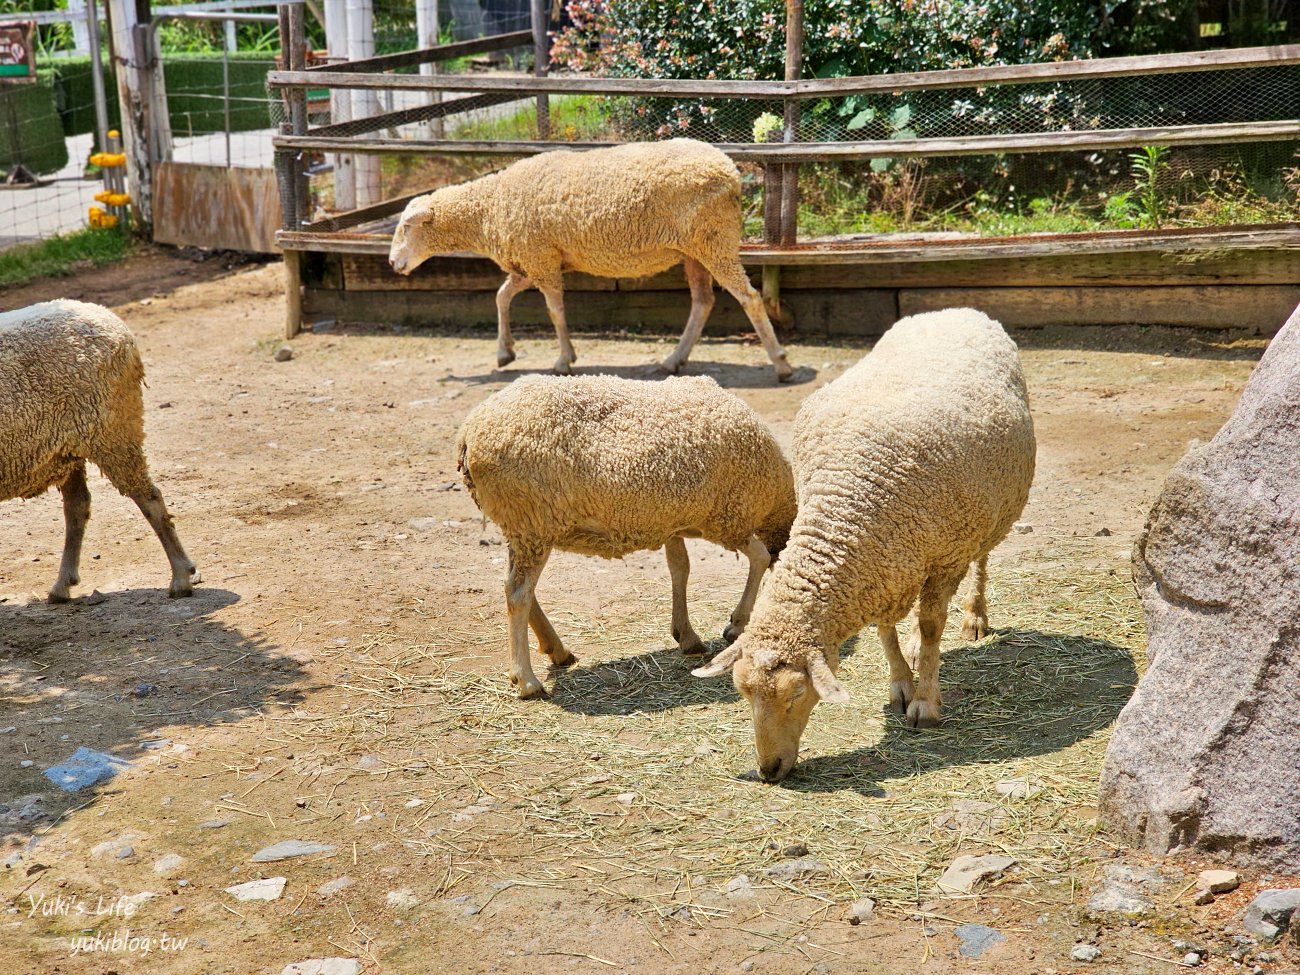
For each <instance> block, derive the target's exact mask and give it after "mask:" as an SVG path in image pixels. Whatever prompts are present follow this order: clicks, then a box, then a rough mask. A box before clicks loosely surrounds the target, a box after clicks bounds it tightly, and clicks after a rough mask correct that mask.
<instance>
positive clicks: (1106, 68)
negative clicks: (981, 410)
mask: <svg viewBox="0 0 1300 975" xmlns="http://www.w3.org/2000/svg"><path fill="white" fill-rule="evenodd" d="M521 33H523V32H521ZM503 36H506V37H509V36H512V35H503ZM529 36H531V35H529ZM467 43H468V42H467ZM522 43H523V44H527V43H528V39H527V38H525V40H524V41H523V42H522ZM451 46H452V45H443V47H444V48H445V47H451ZM407 56H408V55H395V54H394V55H387V57H389V58H400V57H407ZM378 60H380V59H379V58H371V59H367V60H366V61H364V62H363V61H357V62H352V64H351V66H345V65H326V66H322V67H317V68H312V69H309V70H308V71H306V72H293V71H273V72H271V73H270V74H268V75H267V84H268V85H270V86H271V87H273V88H276V87H292V86H294V85H297V86H304V85H308V86H313V87H319V86H321V85H338V86H347V87H357V88H409V89H426V88H429V89H438V88H441V89H444V90H447V89H451V90H461V91H512V90H523V91H527V92H529V93H542V92H546V93H550V94H566V93H585V94H593V95H639V96H646V95H667V96H670V97H684V98H763V99H773V98H801V99H807V98H827V97H835V96H843V95H855V94H865V93H870V92H885V93H903V92H908V91H928V90H936V89H948V88H981V87H984V86H986V85H1015V84H1041V83H1044V82H1056V81H1077V80H1086V79H1096V78H1114V77H1120V76H1126V77H1127V76H1144V75H1159V74H1176V73H1182V72H1188V71H1206V70H1221V69H1242V68H1269V67H1279V66H1282V65H1287V64H1300V45H1298V44H1285V45H1277V46H1274V47H1252V48H1237V49H1231V50H1218V51H1193V52H1189V53H1184V54H1150V55H1138V56H1135V57H1122V58H1096V59H1093V60H1087V61H1050V62H1046V63H1040V64H1007V65H994V66H991V67H984V68H955V69H952V70H949V71H916V72H906V73H899V74H881V75H858V76H853V77H847V78H804V79H802V80H799V81H730V80H696V79H669V78H590V77H572V76H568V77H557V76H550V77H547V78H530V77H524V76H518V77H508V78H503V77H497V76H477V77H467V76H463V75H453V76H446V75H444V76H442V77H437V76H434V77H428V76H420V75H384V74H375V73H363V72H369V71H370V70H371V69H370V68H369V67H365V65H369V64H370V63H372V62H374V61H378ZM403 63H404V64H407V63H419V62H415V61H407V62H403ZM357 65H361V66H363V67H361V68H357V67H356V66H357Z"/></svg>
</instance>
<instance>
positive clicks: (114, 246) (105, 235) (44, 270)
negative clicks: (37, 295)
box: [0, 227, 133, 288]
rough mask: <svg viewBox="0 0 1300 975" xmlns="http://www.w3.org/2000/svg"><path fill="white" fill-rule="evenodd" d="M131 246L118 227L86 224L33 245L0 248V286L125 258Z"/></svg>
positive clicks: (68, 272) (53, 275)
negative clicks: (95, 226)
mask: <svg viewBox="0 0 1300 975" xmlns="http://www.w3.org/2000/svg"><path fill="white" fill-rule="evenodd" d="M132 246H133V245H132V243H131V237H130V235H129V234H128V233H126V232H125V231H124V230H122V229H121V228H119V227H111V228H107V229H103V230H95V229H91V228H89V227H88V228H86V229H85V230H77V231H74V232H72V233H70V234H60V235H58V236H56V237H48V238H46V239H45V240H42V241H39V242H37V243H34V244H20V245H18V246H17V247H10V248H8V249H6V250H4V251H0V288H8V287H11V286H13V285H16V284H23V283H25V282H27V281H31V280H32V279H33V278H43V277H58V276H62V275H67V274H72V273H73V272H75V271H76V270H77V269H79V268H82V267H87V266H90V267H100V266H102V265H104V264H111V263H113V262H114V261H120V260H121V259H122V258H124V257H126V256H127V254H129V253H130V251H131V248H132Z"/></svg>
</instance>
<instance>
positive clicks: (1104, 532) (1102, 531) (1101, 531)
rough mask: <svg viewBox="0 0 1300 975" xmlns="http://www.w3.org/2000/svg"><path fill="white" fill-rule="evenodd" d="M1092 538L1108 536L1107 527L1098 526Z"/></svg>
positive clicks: (1108, 530)
mask: <svg viewBox="0 0 1300 975" xmlns="http://www.w3.org/2000/svg"><path fill="white" fill-rule="evenodd" d="M1092 537H1093V538H1110V529H1109V528H1099V529H1097V530H1096V531H1095V532H1093V535H1092Z"/></svg>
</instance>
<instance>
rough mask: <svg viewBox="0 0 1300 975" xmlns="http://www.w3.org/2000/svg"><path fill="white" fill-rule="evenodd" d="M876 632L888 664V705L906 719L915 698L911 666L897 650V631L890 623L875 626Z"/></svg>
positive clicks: (899, 650)
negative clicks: (908, 709)
mask: <svg viewBox="0 0 1300 975" xmlns="http://www.w3.org/2000/svg"><path fill="white" fill-rule="evenodd" d="M876 631H877V632H878V633H879V634H880V645H881V646H882V647H884V648H885V660H887V661H888V662H889V703H890V705H891V706H892V707H893V708H894V710H896V711H897V712H898V713H899V715H900V716H903V717H906V715H907V708H908V706H909V705H910V704H911V703H912V701H913V699H914V698H915V697H916V684H915V683H914V681H913V680H912V668H911V665H909V664H908V662H907V658H906V657H904V656H903V651H902V650H901V649H899V646H898V630H897V629H895V628H894V625H893V624H892V623H891V624H890V625H888V626H877V627H876Z"/></svg>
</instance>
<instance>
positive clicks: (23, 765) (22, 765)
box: [18, 758, 36, 768]
mask: <svg viewBox="0 0 1300 975" xmlns="http://www.w3.org/2000/svg"><path fill="white" fill-rule="evenodd" d="M35 764H36V763H35V762H33V761H32V760H31V759H30V758H24V759H23V760H22V761H21V762H19V763H18V767H19V768H31V767H32V766H33V765H35Z"/></svg>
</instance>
